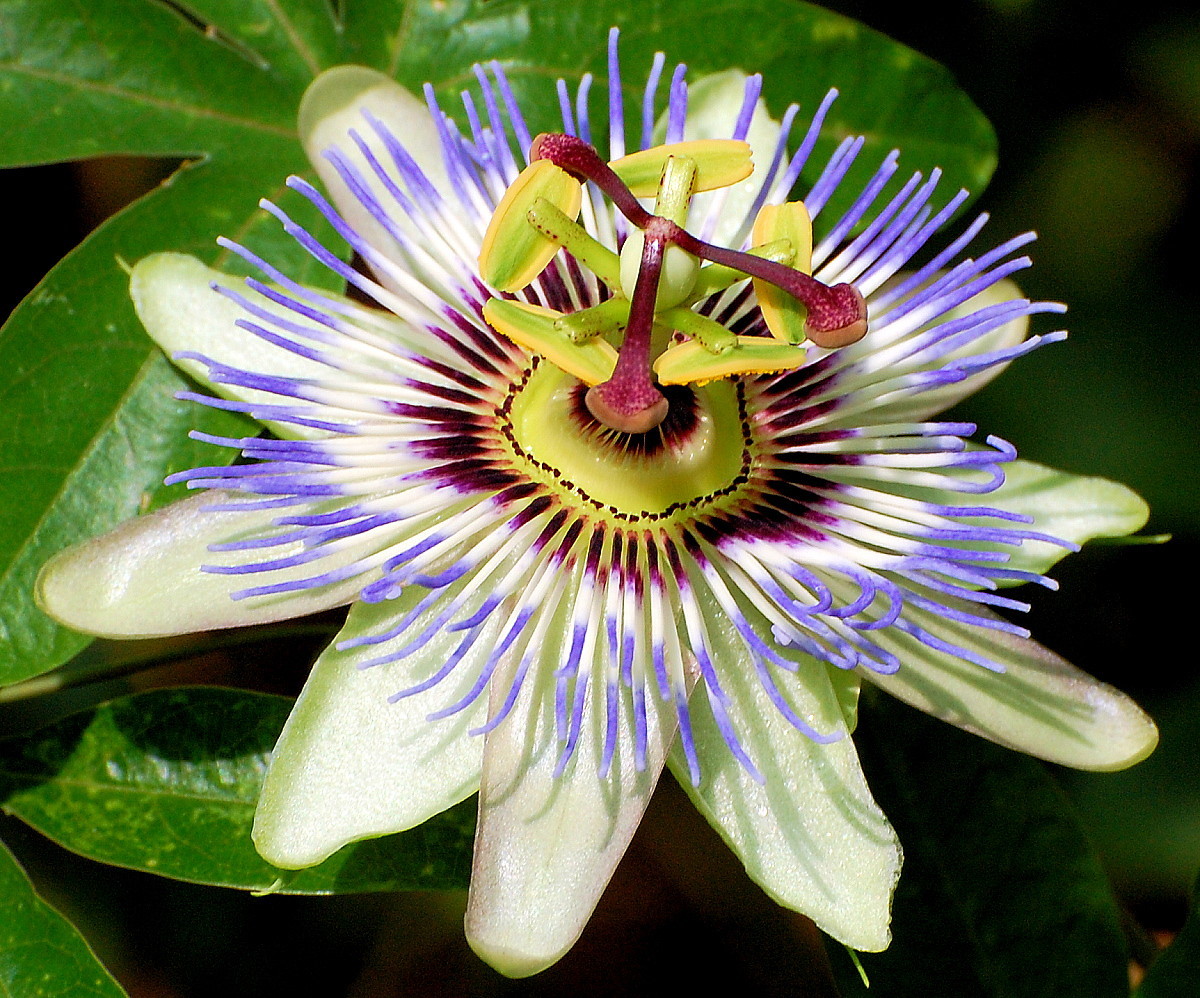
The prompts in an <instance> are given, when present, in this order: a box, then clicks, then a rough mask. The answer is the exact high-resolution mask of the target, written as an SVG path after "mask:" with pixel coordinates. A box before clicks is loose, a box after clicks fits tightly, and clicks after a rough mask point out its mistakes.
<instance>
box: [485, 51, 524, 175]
mask: <svg viewBox="0 0 1200 998" xmlns="http://www.w3.org/2000/svg"><path fill="white" fill-rule="evenodd" d="M475 79H477V80H478V81H479V89H480V91H481V92H482V94H483V106H484V107H485V108H486V109H487V116H488V124H489V125H490V126H491V130H492V139H493V143H494V146H495V149H496V154H497V155H498V156H499V157H500V158H499V160H498V162H497V167H498V169H499V171H500V174H501V176H502V177H504V178H505V180H507V181H508V182H509V183H511V182H512V181H513V180H515V179H516V177H517V174H518V173H520V172H521V168H520V167H519V166H518V165H517V161H516V159H515V157H514V156H513V152H512V146H510V145H509V143H508V130H507V129H506V128H505V127H504V119H503V118H502V117H501V116H500V105H499V104H498V103H497V101H496V91H495V90H494V89H493V88H492V84H491V81H490V80H489V79H488V78H487V74H486V73H485V72H484V71H483V67H482V66H480V65H476V66H475Z"/></svg>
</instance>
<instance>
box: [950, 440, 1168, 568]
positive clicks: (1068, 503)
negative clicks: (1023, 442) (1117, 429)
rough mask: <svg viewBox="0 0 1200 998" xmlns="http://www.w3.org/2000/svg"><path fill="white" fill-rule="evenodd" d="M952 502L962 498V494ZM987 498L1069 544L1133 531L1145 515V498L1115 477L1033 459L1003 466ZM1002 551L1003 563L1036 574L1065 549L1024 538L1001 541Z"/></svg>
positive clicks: (1006, 566)
mask: <svg viewBox="0 0 1200 998" xmlns="http://www.w3.org/2000/svg"><path fill="white" fill-rule="evenodd" d="M957 501H959V502H961V501H962V500H961V497H960V498H959V499H958V500H957ZM987 502H988V504H989V505H992V506H998V507H999V508H1000V509H1004V510H1008V511H1009V512H1012V513H1022V514H1024V515H1026V516H1032V517H1033V523H1032V524H1030V526H1029V528H1028V529H1030V530H1036V531H1037V532H1038V533H1042V534H1049V535H1050V536H1052V537H1058V538H1061V539H1062V540H1064V541H1070V542H1072V543H1074V544H1086V543H1087V542H1088V541H1090V540H1094V539H1096V538H1097V537H1123V536H1125V535H1126V534H1132V533H1133V532H1134V531H1135V530H1141V529H1142V527H1144V526H1145V525H1146V521H1147V520H1148V519H1149V518H1150V507H1149V506H1147V505H1146V503H1145V500H1143V499H1142V497H1141V496H1139V495H1138V494H1137V493H1136V492H1134V491H1133V489H1131V488H1128V487H1127V486H1125V485H1122V484H1120V483H1119V482H1113V481H1109V480H1108V479H1107V478H1093V477H1087V476H1083V475H1072V474H1071V473H1070V472H1067V471H1059V470H1058V469H1056V468H1047V467H1046V466H1045V465H1042V464H1035V463H1034V462H1033V461H1013V462H1011V463H1010V464H1006V465H1004V484H1003V485H1001V486H1000V488H998V489H996V491H994V492H990V493H988V495H987ZM1002 550H1005V551H1008V552H1009V553H1010V554H1009V560H1008V562H1007V563H1006V564H1005V566H1004V567H1005V568H1015V569H1019V570H1021V571H1023V572H1037V573H1038V574H1039V575H1041V574H1044V573H1045V572H1047V571H1049V569H1050V567H1051V566H1052V565H1054V564H1055V563H1056V562H1058V561H1059V560H1061V559H1062V558H1064V557H1065V556H1066V555H1068V554H1070V550H1069V549H1068V548H1064V547H1062V546H1060V545H1058V544H1047V543H1046V542H1045V541H1024V542H1023V543H1022V544H1021V546H1020V547H1019V548H1012V547H1009V546H1005V547H1004V548H1003V549H1002Z"/></svg>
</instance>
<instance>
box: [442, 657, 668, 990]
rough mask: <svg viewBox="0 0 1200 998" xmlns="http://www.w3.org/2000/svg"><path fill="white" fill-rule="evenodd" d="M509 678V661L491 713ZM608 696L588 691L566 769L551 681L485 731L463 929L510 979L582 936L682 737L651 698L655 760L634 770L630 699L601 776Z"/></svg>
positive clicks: (650, 754)
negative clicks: (558, 771)
mask: <svg viewBox="0 0 1200 998" xmlns="http://www.w3.org/2000/svg"><path fill="white" fill-rule="evenodd" d="M557 662H558V659H557V658H555V660H554V662H553V664H557ZM544 664H545V663H544ZM510 678H511V668H510V670H509V675H508V676H506V677H504V678H503V679H502V680H501V681H499V682H493V684H492V704H491V708H492V710H493V711H496V710H497V709H498V708H499V707H500V705H501V703H502V702H503V700H504V697H505V695H506V694H507V691H508V685H509V682H508V681H509V679H510ZM529 682H532V679H531V680H529ZM543 682H544V683H547V684H549V683H552V682H553V679H552V678H549V677H547V678H546V679H544V680H543ZM602 705H603V699H602V697H599V698H598V697H596V696H590V697H589V698H588V702H587V704H586V706H585V707H584V715H583V722H582V724H583V726H582V734H581V735H580V739H579V743H578V746H577V748H576V752H575V755H574V757H573V759H572V760H571V762H570V763H569V764H568V766H567V769H566V770H565V772H564V773H563V775H562V776H559V777H555V776H554V775H553V774H554V767H555V763H556V761H557V759H558V756H559V753H560V751H561V749H562V745H561V743H560V742H559V741H558V739H557V737H556V732H555V719H554V697H553V695H552V692H551V691H550V690H549V689H543V690H542V691H540V692H539V693H538V695H536V696H530V695H529V691H528V690H527V691H526V694H525V695H524V696H523V697H522V699H521V701H519V702H518V704H517V706H516V707H515V708H514V710H513V714H512V715H510V716H509V717H508V718H507V719H506V720H505V721H504V722H502V723H501V724H500V725H499V727H497V728H496V729H495V730H493V731H491V732H489V733H488V735H487V748H486V750H485V754H484V767H483V784H482V787H481V789H480V794H479V828H478V831H477V833H476V836H475V861H474V866H473V869H472V872H471V892H470V896H469V899H468V902H467V916H466V930H467V941H468V942H469V943H470V944H471V948H472V949H474V950H475V952H476V953H478V954H479V956H480V957H482V958H483V959H484V960H486V961H487V962H488V963H489V964H491V965H492V966H493V967H495V968H496V969H497V970H499V971H500V972H501V973H503V974H506V975H508V976H509V977H527V976H529V975H530V974H536V973H537V972H538V971H541V970H544V969H545V968H546V967H549V966H550V965H551V964H553V963H554V962H555V961H557V960H558V959H559V958H560V957H562V955H563V954H564V953H566V952H567V950H568V949H570V948H571V946H572V944H573V943H574V942H575V940H576V939H577V938H578V937H579V934H580V933H581V932H582V931H583V927H584V925H585V924H586V923H587V920H588V918H589V916H590V915H591V913H592V910H593V908H595V906H596V902H597V901H598V900H599V899H600V895H601V894H602V893H603V891H604V888H605V886H606V885H607V884H608V881H609V878H610V877H611V876H612V873H613V870H615V869H616V866H617V863H618V862H619V860H620V859H621V856H622V855H624V853H625V849H626V848H627V847H628V845H629V841H630V839H631V838H632V837H633V833H634V831H635V830H636V829H637V826H638V823H639V822H640V821H641V818H642V813H643V811H644V810H645V808H646V805H647V804H648V803H649V801H650V795H651V793H652V792H653V790H654V785H655V784H656V783H657V781H658V776H659V773H660V772H661V770H662V766H663V762H664V760H665V758H666V753H667V747H668V746H669V744H670V742H671V739H672V738H673V737H674V734H675V729H676V719H675V713H674V711H673V710H672V709H671V707H670V706H669V705H663V704H662V703H661V702H660V701H658V700H657V699H655V700H653V702H652V701H651V698H650V697H649V696H648V697H647V704H646V708H647V722H648V732H649V737H648V739H647V741H648V745H647V749H646V769H645V771H644V772H641V773H639V772H637V770H636V768H635V766H634V751H633V735H632V732H633V727H634V724H633V716H632V711H631V710H628V709H626V708H627V706H628V705H624V706H623V716H622V718H621V720H620V722H619V727H618V731H619V734H618V744H617V748H616V752H615V754H614V758H613V762H612V768H611V770H610V772H609V774H608V776H607V777H601V776H600V775H599V773H598V772H597V768H598V765H599V762H600V759H601V757H602V752H603V738H604V722H603V714H602V709H603V707H602ZM597 708H600V710H599V711H598V709H597Z"/></svg>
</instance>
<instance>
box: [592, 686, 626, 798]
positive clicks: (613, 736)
mask: <svg viewBox="0 0 1200 998" xmlns="http://www.w3.org/2000/svg"><path fill="white" fill-rule="evenodd" d="M620 695H621V687H620V686H619V685H618V684H617V683H608V684H607V685H606V686H605V688H604V749H603V751H602V752H601V755H600V766H599V768H598V772H599V774H600V777H601V778H602V779H603V778H605V777H607V776H608V772H609V770H610V769H611V768H612V761H613V753H614V752H616V749H617V722H618V719H619V717H620V715H619V713H618V709H617V708H618V707H619V699H618V698H619V697H620Z"/></svg>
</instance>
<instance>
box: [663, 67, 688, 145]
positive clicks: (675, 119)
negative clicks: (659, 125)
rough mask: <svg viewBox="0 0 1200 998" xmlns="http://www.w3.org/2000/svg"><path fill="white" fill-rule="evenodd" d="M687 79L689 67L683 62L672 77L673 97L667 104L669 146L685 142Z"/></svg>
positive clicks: (667, 140) (667, 141)
mask: <svg viewBox="0 0 1200 998" xmlns="http://www.w3.org/2000/svg"><path fill="white" fill-rule="evenodd" d="M686 77H687V66H685V65H684V64H683V63H682V62H681V63H679V65H677V66H676V67H675V72H674V74H672V76H671V96H670V98H669V99H668V103H667V136H666V143H667V145H671V144H672V143H675V142H682V141H683V126H684V123H685V122H686V121H687V107H688V87H687V80H686Z"/></svg>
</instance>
